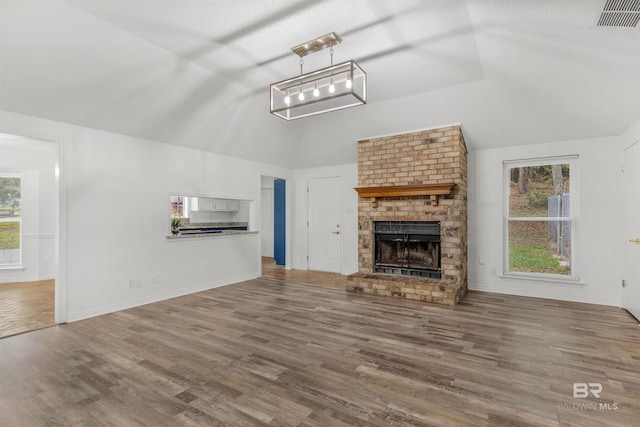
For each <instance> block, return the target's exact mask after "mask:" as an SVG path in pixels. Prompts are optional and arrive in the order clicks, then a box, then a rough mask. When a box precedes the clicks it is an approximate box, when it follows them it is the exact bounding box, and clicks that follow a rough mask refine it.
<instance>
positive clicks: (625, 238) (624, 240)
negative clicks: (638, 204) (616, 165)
mask: <svg viewBox="0 0 640 427" xmlns="http://www.w3.org/2000/svg"><path fill="white" fill-rule="evenodd" d="M634 146H635V147H636V148H635V149H636V150H640V140H636V141H635V142H633V143H631V144H630V145H628V146H627V147H625V148H624V149H623V150H622V165H623V168H624V166H625V162H624V160H625V159H626V156H627V154H626V153H627V151H628V150H630V149H631V148H633V147H634ZM638 157H639V162H638V165H637V166H638V167H639V168H640V152H639V153H638ZM625 179H628V178H625V177H624V169H623V174H622V180H623V182H622V189H623V191H625V190H626V189H627V183H626V181H625ZM627 225H628V224H627V223H626V216H624V215H623V224H622V233H621V234H622V239H621V242H622V249H621V251H622V257H621V258H622V259H621V261H622V265H621V267H622V271H621V276H622V279H623V283H624V281H625V280H626V274H627V269H628V265H627V253H626V251H628V250H629V244H630V243H629V241H628V239H629V238H630V237H631V236H629V235H628V234H627ZM639 285H640V284H639ZM628 292H629V291H628V287H626V286H624V287H623V289H622V300H621V307H622V308H623V309H625V310H626V311H627V312H628V313H629V314H631V315H632V316H633V317H636V318H637V320H638V321H640V317H637V313H636V314H634V313H631V312H630V311H629V310H628V304H627V300H628ZM636 309H637V308H636Z"/></svg>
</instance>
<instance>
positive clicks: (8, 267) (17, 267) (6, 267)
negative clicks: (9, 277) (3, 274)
mask: <svg viewBox="0 0 640 427" xmlns="http://www.w3.org/2000/svg"><path fill="white" fill-rule="evenodd" d="M26 268H27V267H25V266H24V265H22V264H16V265H0V270H26Z"/></svg>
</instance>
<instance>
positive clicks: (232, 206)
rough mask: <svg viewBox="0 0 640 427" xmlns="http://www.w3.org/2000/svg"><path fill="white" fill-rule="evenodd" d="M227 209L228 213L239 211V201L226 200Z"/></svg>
mask: <svg viewBox="0 0 640 427" xmlns="http://www.w3.org/2000/svg"><path fill="white" fill-rule="evenodd" d="M227 209H228V210H230V211H239V210H240V201H239V200H232V199H231V200H227Z"/></svg>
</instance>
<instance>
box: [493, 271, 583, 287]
mask: <svg viewBox="0 0 640 427" xmlns="http://www.w3.org/2000/svg"><path fill="white" fill-rule="evenodd" d="M500 278H501V279H510V280H529V281H532V282H544V283H557V284H562V285H576V286H585V285H586V284H587V283H586V282H583V281H581V280H580V278H579V277H562V276H555V275H548V276H541V275H538V274H528V273H504V274H501V275H500Z"/></svg>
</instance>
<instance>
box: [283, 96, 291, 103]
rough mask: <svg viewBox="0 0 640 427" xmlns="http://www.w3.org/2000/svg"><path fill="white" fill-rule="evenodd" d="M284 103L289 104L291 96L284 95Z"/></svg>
mask: <svg viewBox="0 0 640 427" xmlns="http://www.w3.org/2000/svg"><path fill="white" fill-rule="evenodd" d="M284 103H285V104H287V105H289V104H291V97H290V96H289V95H287V96H285V97H284Z"/></svg>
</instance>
